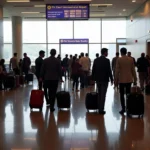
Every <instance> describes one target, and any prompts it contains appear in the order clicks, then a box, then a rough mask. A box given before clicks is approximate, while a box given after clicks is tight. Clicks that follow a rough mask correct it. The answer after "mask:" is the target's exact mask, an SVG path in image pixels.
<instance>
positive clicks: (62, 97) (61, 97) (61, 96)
mask: <svg viewBox="0 0 150 150" xmlns="http://www.w3.org/2000/svg"><path fill="white" fill-rule="evenodd" d="M56 98H57V107H58V108H59V109H61V108H68V109H69V108H70V104H71V102H70V94H69V92H66V91H60V92H58V93H57V95H56Z"/></svg>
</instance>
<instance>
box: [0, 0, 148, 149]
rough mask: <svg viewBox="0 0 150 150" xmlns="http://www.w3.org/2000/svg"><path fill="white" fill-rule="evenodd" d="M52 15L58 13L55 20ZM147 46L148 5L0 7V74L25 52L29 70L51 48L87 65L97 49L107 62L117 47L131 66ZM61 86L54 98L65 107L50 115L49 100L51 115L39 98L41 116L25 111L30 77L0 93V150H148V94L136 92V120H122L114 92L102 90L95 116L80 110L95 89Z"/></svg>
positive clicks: (86, 1) (141, 1) (37, 0)
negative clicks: (139, 108) (140, 98)
mask: <svg viewBox="0 0 150 150" xmlns="http://www.w3.org/2000/svg"><path fill="white" fill-rule="evenodd" d="M73 5H74V6H75V7H73V8H74V10H71V8H72V6H73ZM84 5H85V6H84ZM62 6H65V7H62ZM56 8H61V11H63V10H62V9H65V10H64V12H63V14H62V15H60V16H59V15H58V14H59V13H60V12H59V11H60V10H57V9H56ZM66 8H68V10H66ZM79 8H81V9H82V8H83V9H84V10H79ZM75 9H76V10H75ZM51 11H54V12H53V15H51V14H52V13H51ZM68 11H70V14H69V13H68ZM71 11H72V12H71ZM80 11H81V14H80ZM74 12H78V13H76V14H74ZM82 12H84V13H83V14H82ZM56 14H57V15H56ZM55 15H56V16H55ZM66 39H67V42H64V41H65V40H66ZM84 40H85V41H86V42H83V41H84ZM69 41H71V42H69ZM72 41H73V42H72ZM77 41H78V42H77ZM149 42H150V0H0V59H5V65H6V68H7V70H8V72H9V69H8V66H9V61H10V58H12V57H13V53H15V52H16V53H17V54H18V56H17V57H18V61H19V60H20V59H22V58H23V53H27V55H28V56H29V57H30V59H31V66H35V60H36V58H37V57H38V56H39V51H40V50H44V51H45V58H47V57H49V56H50V50H51V49H56V51H57V54H56V57H57V55H58V54H60V55H61V58H62V59H63V58H64V57H65V55H66V54H68V55H70V54H72V55H75V54H78V55H80V53H81V52H83V53H88V54H89V58H90V59H91V64H93V61H94V59H95V58H96V56H95V55H96V53H99V54H100V52H101V49H102V48H108V58H109V59H110V62H112V59H113V57H115V54H116V52H119V51H120V49H121V48H122V47H125V48H127V50H128V51H130V52H131V53H132V56H133V57H134V58H135V59H136V60H137V59H138V58H139V57H140V56H141V53H145V54H146V55H149V56H150V43H149ZM91 69H92V66H91ZM63 80H64V82H60V83H59V86H58V91H61V90H64V89H65V90H66V91H69V93H70V96H71V107H70V109H62V110H58V108H57V100H56V104H55V109H56V110H55V111H54V112H50V109H49V107H47V106H46V101H45V99H44V105H43V109H42V111H39V109H33V110H32V111H31V109H30V107H29V101H30V94H31V91H32V90H33V89H38V82H37V78H36V76H35V75H34V80H33V82H29V84H24V85H20V86H18V87H15V88H13V89H11V90H1V91H0V137H1V138H0V150H150V96H149V95H146V94H145V92H143V95H144V106H145V110H144V116H143V118H137V117H136V116H134V117H133V118H130V117H128V116H127V115H126V113H125V115H123V116H122V115H120V114H119V111H120V110H121V105H120V96H119V94H120V93H119V91H118V90H117V89H114V87H113V86H111V84H109V86H108V90H107V95H106V103H105V111H106V114H105V115H101V114H99V113H97V111H96V110H90V111H89V112H88V111H87V110H86V107H85V97H86V94H87V93H89V92H96V91H97V86H96V84H95V85H90V86H88V87H87V88H84V89H80V90H79V92H73V91H72V81H71V80H69V79H67V80H65V79H63ZM138 82H139V79H138ZM135 105H136V104H135Z"/></svg>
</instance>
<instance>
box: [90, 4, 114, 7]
mask: <svg viewBox="0 0 150 150" xmlns="http://www.w3.org/2000/svg"><path fill="white" fill-rule="evenodd" d="M112 5H113V4H90V6H96V7H97V6H112Z"/></svg>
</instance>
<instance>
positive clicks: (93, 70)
mask: <svg viewBox="0 0 150 150" xmlns="http://www.w3.org/2000/svg"><path fill="white" fill-rule="evenodd" d="M95 70H96V62H95V60H94V63H93V67H92V79H93V80H95Z"/></svg>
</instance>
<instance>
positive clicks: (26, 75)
mask: <svg viewBox="0 0 150 150" xmlns="http://www.w3.org/2000/svg"><path fill="white" fill-rule="evenodd" d="M23 72H24V74H25V81H27V82H28V73H29V69H26V68H25V69H23Z"/></svg>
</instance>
